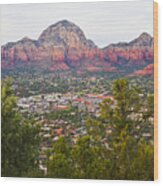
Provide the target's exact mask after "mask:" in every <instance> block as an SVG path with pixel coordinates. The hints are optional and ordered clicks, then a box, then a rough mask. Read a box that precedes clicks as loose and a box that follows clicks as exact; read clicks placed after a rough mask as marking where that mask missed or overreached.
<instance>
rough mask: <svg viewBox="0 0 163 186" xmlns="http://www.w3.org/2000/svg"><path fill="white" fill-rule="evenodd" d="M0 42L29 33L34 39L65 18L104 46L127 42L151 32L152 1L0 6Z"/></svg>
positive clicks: (3, 42)
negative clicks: (143, 33)
mask: <svg viewBox="0 0 163 186" xmlns="http://www.w3.org/2000/svg"><path fill="white" fill-rule="evenodd" d="M0 8H1V9H0V16H1V17H0V18H1V23H0V24H1V33H0V37H1V42H2V44H5V43H7V42H9V41H17V40H20V39H21V38H23V37H25V36H28V37H29V38H31V39H37V38H38V37H39V35H40V34H41V32H42V31H43V30H44V29H46V28H47V27H48V26H49V25H51V24H54V23H56V22H58V21H60V20H62V19H67V20H69V21H71V22H74V23H75V24H76V25H78V26H79V27H80V28H81V29H82V30H83V31H84V33H85V35H86V37H87V38H89V39H92V40H93V41H94V42H95V44H97V45H98V46H100V47H104V46H106V45H108V44H110V43H116V42H119V41H130V40H132V39H134V38H135V37H137V36H138V35H140V34H141V33H142V32H148V33H149V34H151V35H153V1H152V0H146V1H145V0H142V1H133V2H131V1H124V2H94V3H53V4H19V5H1V6H0Z"/></svg>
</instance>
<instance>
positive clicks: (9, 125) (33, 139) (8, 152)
mask: <svg viewBox="0 0 163 186" xmlns="http://www.w3.org/2000/svg"><path fill="white" fill-rule="evenodd" d="M1 95H2V99H1V113H2V114H1V115H2V118H1V122H2V125H1V126H2V127H1V144H2V149H1V152H2V160H1V161H2V166H1V167H2V168H1V170H2V176H5V177H15V176H16V177H17V176H19V177H20V176H30V175H31V173H30V172H32V171H33V170H38V152H39V151H38V148H39V142H40V138H39V126H38V125H37V124H36V123H34V122H33V121H28V120H26V119H25V118H23V117H22V116H21V114H20V113H19V112H18V111H17V107H16V97H15V96H14V91H13V89H12V79H11V78H8V79H7V80H4V81H3V82H2V87H1ZM33 172H34V171H33ZM31 176H32V175H31Z"/></svg>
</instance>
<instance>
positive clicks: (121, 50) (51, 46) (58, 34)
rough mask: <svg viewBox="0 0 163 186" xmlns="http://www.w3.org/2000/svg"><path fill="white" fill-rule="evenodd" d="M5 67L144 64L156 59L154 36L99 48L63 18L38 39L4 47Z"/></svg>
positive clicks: (102, 68) (92, 67)
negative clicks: (154, 57)
mask: <svg viewBox="0 0 163 186" xmlns="http://www.w3.org/2000/svg"><path fill="white" fill-rule="evenodd" d="M1 59H2V60H1V61H2V68H10V67H13V68H14V67H15V66H16V67H18V66H19V65H20V64H21V65H24V66H25V65H26V64H37V65H38V66H39V67H40V68H42V66H44V67H46V69H47V68H48V69H49V70H50V71H58V70H63V71H64V70H69V69H71V68H76V69H77V70H81V69H82V70H87V71H91V72H92V71H94V72H97V71H108V72H110V71H116V68H117V66H118V65H126V66H134V65H139V66H141V65H142V66H144V65H148V64H150V63H152V62H153V38H152V37H151V36H150V35H149V34H147V33H143V34H141V35H140V36H139V37H138V38H137V39H134V40H133V41H131V42H129V43H118V44H110V45H109V46H107V47H105V48H103V49H100V48H98V47H97V46H96V45H95V44H94V43H93V41H91V40H89V39H87V38H86V37H85V35H84V33H83V31H82V30H81V29H80V28H79V27H78V26H76V25H75V24H74V23H72V22H69V21H67V20H62V21H59V22H57V23H56V24H53V25H51V26H49V27H48V28H47V29H45V30H44V31H43V32H42V33H41V35H40V36H39V38H38V39H37V40H32V39H29V38H27V37H26V38H23V39H22V40H20V41H17V42H12V43H11V42H10V43H7V44H6V45H4V46H2V47H1Z"/></svg>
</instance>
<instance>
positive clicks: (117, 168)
mask: <svg viewBox="0 0 163 186" xmlns="http://www.w3.org/2000/svg"><path fill="white" fill-rule="evenodd" d="M113 93H114V98H115V100H116V106H115V103H114V102H113V101H112V100H110V99H107V100H105V101H104V102H103V103H102V104H101V116H100V118H98V119H92V118H89V119H88V121H87V135H85V136H83V137H79V138H78V140H77V143H76V144H74V145H72V143H71V142H70V140H69V139H66V138H60V139H59V140H58V141H57V142H56V143H55V144H54V147H53V150H52V151H51V153H49V158H48V161H47V168H48V175H47V176H48V177H54V178H80V179H84V178H85V179H114V180H116V179H121V180H122V179H127V180H153V175H154V172H153V169H154V167H153V166H154V159H153V158H154V149H153V145H152V142H153V122H152V121H151V118H152V117H153V97H152V96H150V97H148V96H145V95H144V96H143V97H141V96H140V91H139V90H138V89H137V88H136V87H131V86H130V85H129V84H128V82H127V81H126V80H117V81H116V82H115V83H114V86H113ZM109 129H110V131H111V132H110V133H109V134H108V131H109ZM144 133H148V134H150V136H149V137H148V138H146V137H145V136H144Z"/></svg>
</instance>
